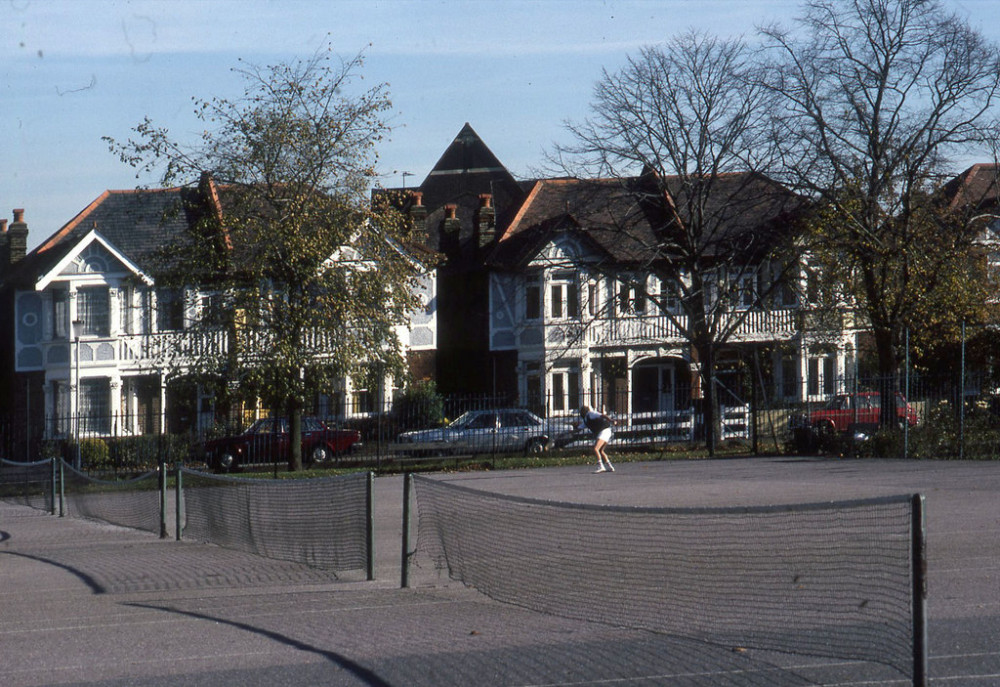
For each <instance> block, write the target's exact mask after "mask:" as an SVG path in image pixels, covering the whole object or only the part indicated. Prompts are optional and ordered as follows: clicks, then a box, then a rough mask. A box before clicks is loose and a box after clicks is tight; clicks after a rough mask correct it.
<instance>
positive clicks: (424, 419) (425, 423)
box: [392, 382, 445, 431]
mask: <svg viewBox="0 0 1000 687" xmlns="http://www.w3.org/2000/svg"><path fill="white" fill-rule="evenodd" d="M392 414H393V417H394V419H395V420H396V424H397V426H398V428H399V430H400V431H405V430H408V429H418V428H420V429H422V428H426V427H436V426H438V425H440V424H441V423H442V422H443V421H444V417H445V415H444V398H442V396H441V394H439V393H438V391H437V387H436V386H435V385H434V382H417V383H416V384H413V385H411V386H410V387H409V388H408V389H407V390H406V391H405V392H404V393H403V395H402V396H400V397H399V398H397V399H396V401H395V403H393V406H392Z"/></svg>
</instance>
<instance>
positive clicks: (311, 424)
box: [302, 417, 323, 432]
mask: <svg viewBox="0 0 1000 687" xmlns="http://www.w3.org/2000/svg"><path fill="white" fill-rule="evenodd" d="M322 429H323V423H322V422H320V421H319V420H317V419H316V418H314V417H304V418H302V431H303V432H319V431H320V430H322Z"/></svg>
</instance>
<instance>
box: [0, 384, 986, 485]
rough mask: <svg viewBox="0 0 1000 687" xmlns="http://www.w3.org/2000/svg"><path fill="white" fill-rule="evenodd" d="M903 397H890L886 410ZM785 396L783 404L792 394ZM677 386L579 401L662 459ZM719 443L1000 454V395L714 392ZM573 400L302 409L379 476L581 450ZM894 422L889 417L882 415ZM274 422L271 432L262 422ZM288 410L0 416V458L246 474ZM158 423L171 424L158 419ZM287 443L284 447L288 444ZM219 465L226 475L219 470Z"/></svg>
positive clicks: (919, 390)
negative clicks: (178, 425)
mask: <svg viewBox="0 0 1000 687" xmlns="http://www.w3.org/2000/svg"><path fill="white" fill-rule="evenodd" d="M886 389H896V390H897V391H896V392H895V393H894V394H891V396H892V398H893V401H892V402H891V403H886V402H883V401H882V395H883V392H884V391H885V390H886ZM786 394H787V395H786ZM696 396H697V394H692V392H691V390H690V389H688V388H682V387H671V388H670V389H656V390H650V389H642V390H639V389H621V390H619V391H617V392H616V393H614V394H613V395H608V396H605V397H595V396H592V395H590V394H579V395H576V397H575V398H573V399H572V400H573V401H574V402H575V403H587V404H588V405H592V406H593V407H595V408H597V409H599V410H604V411H606V412H609V413H610V414H612V415H613V416H614V417H615V419H616V423H617V424H616V427H615V438H614V444H615V445H616V446H618V447H620V448H622V449H629V448H634V449H637V450H639V449H643V450H664V449H665V448H672V447H677V446H684V445H685V444H687V445H699V444H702V445H703V444H704V443H705V441H706V437H707V432H706V429H705V425H704V417H705V414H704V407H703V401H702V400H701V399H700V398H697V397H696ZM716 396H717V398H718V399H719V407H718V408H717V412H716V413H715V417H716V418H717V421H716V424H715V431H714V437H715V438H716V440H717V441H718V444H719V445H720V446H726V445H732V444H736V445H738V447H739V448H740V450H745V451H747V452H755V453H774V452H799V453H827V454H835V455H871V456H886V457H908V458H918V459H923V458H966V459H980V458H986V459H995V458H998V457H1000V393H997V390H994V389H992V388H990V387H989V385H988V384H987V383H986V382H985V381H984V380H983V379H979V378H967V379H966V380H965V383H964V384H955V383H947V382H942V381H940V380H930V379H921V378H918V377H907V378H904V377H901V378H898V379H892V380H883V379H873V378H869V379H857V378H837V379H832V380H830V379H827V380H824V382H823V384H821V385H815V384H805V383H804V384H803V385H802V387H801V388H798V387H792V386H790V385H788V384H783V385H781V388H780V389H776V388H774V387H773V386H772V387H771V388H764V387H763V385H758V386H757V387H756V388H755V387H754V385H753V384H751V383H749V382H748V383H747V384H746V385H745V386H742V387H738V388H734V386H733V385H732V384H729V385H728V386H723V385H722V384H721V383H720V385H719V388H718V389H717V394H716ZM567 400H568V399H567V397H566V396H558V397H557V396H551V395H550V396H543V397H540V398H536V399H534V400H533V402H532V403H523V402H520V401H519V400H517V399H511V398H507V397H494V396H485V395H462V396H458V395H454V396H441V395H438V394H434V393H419V394H402V395H398V396H397V397H395V398H394V399H391V400H387V401H386V402H385V403H384V404H379V403H372V401H371V399H362V400H359V403H358V404H356V405H351V404H345V403H340V404H338V405H337V406H336V408H334V409H331V408H330V406H328V405H323V406H317V407H314V408H308V409H306V410H305V416H306V425H305V427H304V429H305V430H306V432H307V434H309V433H310V432H313V434H309V436H310V438H309V439H308V440H304V443H303V460H304V463H305V464H310V463H321V464H330V463H337V464H344V463H346V462H353V463H357V464H364V465H367V466H372V467H375V468H376V469H377V468H380V467H382V466H392V465H393V464H394V463H396V462H399V461H402V460H404V459H412V458H422V457H428V456H441V455H455V456H467V455H477V456H482V455H489V456H496V455H499V454H503V453H515V452H519V453H534V452H541V451H556V450H585V449H586V447H587V446H589V443H590V439H589V436H588V435H587V434H586V432H579V431H575V430H574V426H575V425H576V424H577V423H578V420H579V415H578V408H577V407H575V404H574V407H571V406H570V404H569V403H568V402H567ZM884 413H887V414H884ZM268 420H271V421H270V422H267V421H268ZM287 424H288V423H287V421H286V420H285V418H284V417H282V414H281V413H274V412H271V411H269V410H266V409H260V408H253V409H249V408H247V407H231V408H230V409H229V410H228V411H227V412H225V413H223V412H219V410H218V409H217V408H214V407H206V408H205V410H204V412H201V413H199V414H198V416H197V417H196V418H192V421H191V423H190V429H188V430H187V431H185V432H174V433H144V432H142V431H141V428H145V427H149V426H151V425H150V423H148V422H142V421H140V418H136V417H132V416H129V415H127V414H109V413H103V414H102V415H101V416H100V417H96V416H94V415H93V414H89V415H81V416H77V417H46V418H37V417H33V418H25V417H20V418H17V417H6V418H0V458H3V459H6V460H13V461H18V462H31V461H35V460H44V459H46V458H62V459H63V460H65V461H67V463H69V464H70V465H73V466H74V467H76V468H77V469H81V470H86V471H88V472H90V473H109V474H116V475H120V474H137V473H140V472H143V471H145V470H149V469H151V468H154V467H156V466H157V465H158V464H160V463H168V464H176V463H184V464H198V463H206V464H211V463H212V461H213V460H215V459H216V458H218V456H219V453H220V451H222V450H224V449H226V447H227V446H229V447H232V446H235V445H236V444H237V443H239V442H241V441H242V442H243V444H244V445H245V446H247V447H253V448H245V449H243V451H244V453H243V454H242V455H241V456H237V460H238V461H242V462H243V463H244V464H245V465H244V466H249V465H251V464H267V465H275V466H279V465H280V464H281V463H283V462H286V461H287V445H283V444H282V443H281V442H282V436H283V435H286V434H287V433H288V426H287ZM152 426H156V427H160V426H169V425H168V423H153V425H152ZM317 426H320V427H321V428H322V432H325V433H338V432H339V433H350V434H352V435H353V437H354V438H353V439H350V440H349V441H347V443H346V444H344V443H338V442H334V441H332V440H330V441H329V442H328V443H327V444H325V446H326V449H327V450H326V453H325V454H324V452H323V451H322V450H321V451H316V450H314V449H315V448H316V447H317V444H316V443H315V442H313V437H314V433H315V431H316V428H317ZM286 444H287V442H286ZM213 467H216V468H219V469H228V468H229V467H230V466H228V465H223V464H217V465H213Z"/></svg>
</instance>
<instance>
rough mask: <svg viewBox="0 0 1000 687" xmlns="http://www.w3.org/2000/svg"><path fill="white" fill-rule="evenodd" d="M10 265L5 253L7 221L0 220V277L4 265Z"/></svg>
mask: <svg viewBox="0 0 1000 687" xmlns="http://www.w3.org/2000/svg"><path fill="white" fill-rule="evenodd" d="M9 264H10V258H9V257H8V253H7V220H6V218H4V219H0V275H2V274H3V271H4V270H3V267H4V265H9Z"/></svg>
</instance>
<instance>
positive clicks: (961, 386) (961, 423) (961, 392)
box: [958, 320, 965, 460]
mask: <svg viewBox="0 0 1000 687" xmlns="http://www.w3.org/2000/svg"><path fill="white" fill-rule="evenodd" d="M958 459H959V460H964V459H965V320H962V367H961V373H960V374H959V378H958Z"/></svg>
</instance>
